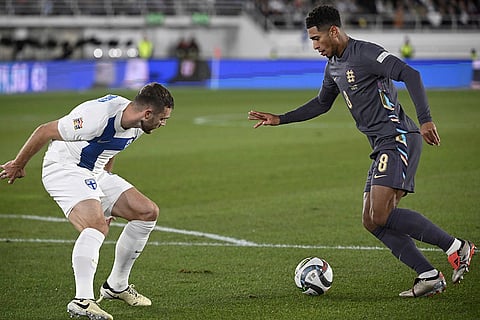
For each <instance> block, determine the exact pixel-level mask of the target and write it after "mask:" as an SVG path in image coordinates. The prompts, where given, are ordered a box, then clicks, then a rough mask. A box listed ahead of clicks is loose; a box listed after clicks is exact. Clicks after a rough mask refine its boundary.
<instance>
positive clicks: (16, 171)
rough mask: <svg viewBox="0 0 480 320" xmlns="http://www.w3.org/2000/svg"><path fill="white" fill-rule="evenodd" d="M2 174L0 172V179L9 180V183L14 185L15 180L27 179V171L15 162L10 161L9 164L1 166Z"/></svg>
mask: <svg viewBox="0 0 480 320" xmlns="http://www.w3.org/2000/svg"><path fill="white" fill-rule="evenodd" d="M0 168H2V169H3V170H2V172H0V179H2V180H4V179H8V183H9V184H12V183H13V182H14V181H15V179H17V178H23V177H25V169H24V168H23V167H20V166H19V165H17V164H16V163H15V160H10V161H8V162H7V163H5V164H3V165H0Z"/></svg>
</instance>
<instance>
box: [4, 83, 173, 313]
mask: <svg viewBox="0 0 480 320" xmlns="http://www.w3.org/2000/svg"><path fill="white" fill-rule="evenodd" d="M173 106H174V100H173V97H172V95H171V94H170V92H169V91H168V90H167V89H166V88H165V87H163V86H162V85H160V84H158V83H151V84H148V85H146V86H144V87H143V88H142V89H141V90H140V92H139V93H138V94H137V96H136V97H135V99H134V100H133V101H130V100H128V99H126V98H123V97H120V96H116V95H107V96H105V97H102V98H99V99H95V100H90V101H86V102H84V103H82V104H80V105H78V106H77V107H75V108H74V109H73V110H72V111H71V112H70V113H69V114H68V115H66V116H64V117H62V118H60V119H58V120H55V121H51V122H48V123H45V124H43V125H40V126H39V127H38V128H37V129H36V130H35V131H34V132H33V133H32V135H31V136H30V138H29V139H28V140H27V142H26V143H25V144H24V146H23V147H22V149H21V150H20V152H19V153H18V155H17V156H16V158H15V159H14V160H11V161H9V162H7V163H5V164H3V165H1V166H0V167H1V169H3V170H2V172H0V178H1V179H8V183H10V184H12V183H13V182H14V181H15V179H17V178H22V177H23V176H25V169H24V168H25V166H26V164H27V162H28V161H29V160H30V159H31V158H32V157H33V155H35V154H36V153H37V152H38V151H40V149H41V148H42V147H43V146H44V145H46V144H47V143H49V146H48V150H47V152H46V154H45V157H44V160H43V168H42V182H43V184H44V186H45V189H46V190H47V191H48V193H49V194H50V195H51V196H52V198H53V199H54V200H55V201H56V202H57V203H58V205H59V206H60V207H61V208H62V210H63V212H64V214H65V216H66V217H67V218H68V220H69V221H70V222H71V223H72V224H73V226H74V227H75V228H76V229H77V230H78V231H79V232H80V235H79V236H78V238H77V240H76V242H75V245H74V248H73V252H72V266H73V271H74V275H75V287H76V293H75V298H74V299H73V300H72V301H71V302H70V303H69V304H68V305H67V311H68V313H69V314H70V315H71V316H72V317H73V316H77V317H80V316H85V317H88V318H90V319H95V320H110V319H113V317H112V316H111V315H110V314H108V313H107V312H105V311H104V310H102V309H101V308H100V307H99V306H98V304H97V303H98V302H100V301H101V300H102V299H120V300H123V301H125V302H126V303H127V304H129V305H132V306H149V305H150V304H151V301H150V299H148V298H147V297H145V296H143V295H142V294H140V293H138V292H137V291H136V289H134V286H133V285H131V284H129V283H128V278H129V275H130V271H131V269H132V267H133V264H134V262H135V260H136V259H137V258H138V256H139V255H140V253H141V252H142V250H143V248H144V247H145V245H146V243H147V240H148V237H149V235H150V233H151V231H152V230H153V228H154V227H155V223H156V220H157V217H158V214H159V208H158V206H157V205H156V204H155V203H154V202H153V201H151V200H150V199H148V198H147V197H146V196H145V195H143V194H142V193H140V192H139V191H138V190H137V189H136V188H135V187H134V186H132V185H131V184H130V183H129V182H127V181H126V180H124V179H123V178H121V177H120V176H117V175H116V174H113V173H112V168H113V160H114V157H115V155H116V154H117V153H119V152H120V151H122V150H124V149H125V148H126V147H128V146H129V145H130V144H131V143H132V142H133V141H135V140H137V139H138V138H139V137H140V136H141V135H142V134H143V133H147V134H149V133H151V132H152V130H155V129H157V128H160V127H162V126H165V125H166V121H167V119H168V118H169V117H170V114H171V111H172V109H173ZM113 217H121V218H124V219H126V220H127V221H128V223H127V225H126V226H125V228H124V230H123V232H122V234H121V235H120V237H119V238H118V241H117V245H116V248H115V261H114V263H113V267H112V271H111V273H110V275H109V277H108V278H107V281H105V283H104V284H103V285H102V287H101V288H100V299H99V300H98V301H95V300H94V292H93V280H94V275H95V272H96V269H97V263H98V258H99V251H100V247H101V245H102V243H103V241H104V239H105V236H106V235H107V233H108V229H109V225H110V221H111V219H112V218H113Z"/></svg>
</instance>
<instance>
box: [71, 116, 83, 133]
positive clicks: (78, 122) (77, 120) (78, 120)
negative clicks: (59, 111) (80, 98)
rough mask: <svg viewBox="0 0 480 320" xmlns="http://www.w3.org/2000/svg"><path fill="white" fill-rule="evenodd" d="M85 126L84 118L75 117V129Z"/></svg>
mask: <svg viewBox="0 0 480 320" xmlns="http://www.w3.org/2000/svg"><path fill="white" fill-rule="evenodd" d="M82 128H83V119H82V118H75V119H73V129H75V130H78V129H82Z"/></svg>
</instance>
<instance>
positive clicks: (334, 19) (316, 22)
mask: <svg viewBox="0 0 480 320" xmlns="http://www.w3.org/2000/svg"><path fill="white" fill-rule="evenodd" d="M305 25H306V26H307V29H309V28H312V27H317V29H321V28H324V27H327V28H329V27H330V26H337V27H341V26H342V21H341V20H340V13H339V12H338V10H337V9H336V8H335V7H332V6H325V5H322V6H318V7H316V8H315V9H313V10H312V11H310V12H309V13H308V16H307V17H306V18H305Z"/></svg>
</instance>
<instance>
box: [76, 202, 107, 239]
mask: <svg viewBox="0 0 480 320" xmlns="http://www.w3.org/2000/svg"><path fill="white" fill-rule="evenodd" d="M68 220H70V222H71V223H72V225H73V226H74V227H75V229H77V230H78V231H79V232H81V231H82V230H84V229H86V228H94V229H97V230H99V231H100V232H102V233H103V234H104V235H107V233H108V224H107V222H106V220H105V216H104V214H103V209H102V205H101V203H100V201H98V200H94V199H87V200H83V201H80V202H79V203H77V204H76V205H75V206H74V207H73V209H72V210H71V211H70V214H69V215H68Z"/></svg>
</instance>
